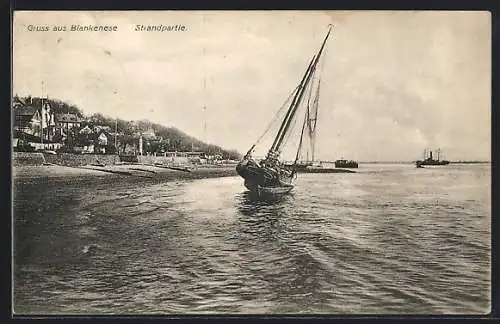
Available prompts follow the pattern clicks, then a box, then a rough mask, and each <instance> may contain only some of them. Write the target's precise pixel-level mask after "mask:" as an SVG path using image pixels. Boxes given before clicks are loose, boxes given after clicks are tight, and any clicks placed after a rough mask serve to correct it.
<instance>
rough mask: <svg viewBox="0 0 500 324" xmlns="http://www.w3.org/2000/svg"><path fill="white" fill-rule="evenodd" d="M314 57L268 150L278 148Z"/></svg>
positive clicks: (314, 57)
mask: <svg viewBox="0 0 500 324" xmlns="http://www.w3.org/2000/svg"><path fill="white" fill-rule="evenodd" d="M315 59H316V55H314V56H313V57H312V59H311V62H310V63H309V65H308V67H307V70H306V73H305V74H304V76H303V77H302V79H301V81H300V83H299V86H298V90H297V92H295V95H294V97H293V100H292V102H291V104H290V106H289V107H288V111H287V113H286V115H285V118H284V119H283V122H282V123H281V126H280V129H279V130H278V134H276V137H275V138H274V141H273V144H272V145H271V149H270V150H269V151H270V152H271V151H277V150H279V145H278V142H280V141H281V140H282V138H283V136H284V132H285V131H286V125H287V124H288V121H289V119H290V116H292V115H293V113H292V112H293V110H294V108H295V106H296V105H297V98H298V97H300V94H301V93H302V92H303V90H304V84H307V83H306V79H307V76H308V75H309V73H310V72H311V69H312V66H313V64H314V62H315Z"/></svg>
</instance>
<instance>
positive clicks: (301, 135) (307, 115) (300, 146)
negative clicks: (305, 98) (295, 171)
mask: <svg viewBox="0 0 500 324" xmlns="http://www.w3.org/2000/svg"><path fill="white" fill-rule="evenodd" d="M308 120H309V105H308V106H307V110H306V116H305V118H304V123H303V124H302V132H301V134H300V140H299V146H298V148H297V154H296V155H295V161H294V162H293V164H294V165H295V164H297V161H298V160H299V154H300V149H301V148H302V138H303V137H304V130H305V128H306V124H307V121H308Z"/></svg>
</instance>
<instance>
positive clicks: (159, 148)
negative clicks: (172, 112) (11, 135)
mask: <svg viewBox="0 0 500 324" xmlns="http://www.w3.org/2000/svg"><path fill="white" fill-rule="evenodd" d="M14 100H15V101H16V100H21V101H22V102H24V103H25V104H27V105H32V106H35V107H40V103H41V99H40V98H39V97H21V98H19V97H14ZM48 101H49V104H50V106H51V109H52V111H53V112H54V113H56V114H57V113H72V114H76V115H78V116H79V117H80V118H82V119H83V120H84V122H82V125H81V127H82V128H83V127H85V126H87V125H89V126H95V125H99V126H108V127H109V128H110V129H111V132H114V130H115V123H116V124H117V125H116V126H117V133H118V141H119V142H120V143H124V144H132V143H135V142H136V141H137V138H136V135H137V133H138V132H146V131H148V130H151V129H152V130H153V131H154V133H155V135H156V137H157V138H156V139H155V140H150V141H146V142H145V146H146V149H147V151H149V152H165V151H178V152H188V151H191V150H195V151H200V152H204V153H206V154H221V155H222V156H223V158H225V159H239V158H240V154H239V152H237V151H236V150H227V149H224V148H222V147H220V146H217V145H213V144H207V143H204V142H203V141H200V140H198V139H196V138H194V137H192V136H190V135H188V134H186V133H185V132H183V131H181V130H179V129H177V128H175V127H166V126H164V125H161V124H158V123H154V122H151V121H149V120H139V121H128V120H123V119H120V118H118V119H116V120H115V118H112V117H109V116H104V115H102V114H100V113H97V114H92V115H86V114H85V113H84V112H83V110H82V109H80V108H79V107H77V106H75V105H72V104H69V103H66V102H64V101H62V100H58V99H48Z"/></svg>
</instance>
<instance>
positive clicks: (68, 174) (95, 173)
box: [12, 164, 237, 185]
mask: <svg viewBox="0 0 500 324" xmlns="http://www.w3.org/2000/svg"><path fill="white" fill-rule="evenodd" d="M236 175H237V173H236V169H235V167H234V166H222V167H198V168H195V169H193V170H192V171H191V172H185V171H178V170H172V169H165V168H159V167H155V166H151V165H141V164H122V165H108V166H104V167H98V166H91V165H86V166H79V167H73V166H61V165H36V166H34V165H23V166H13V167H12V179H13V184H14V185H16V184H25V183H39V182H48V181H50V182H75V181H76V182H87V181H104V182H107V181H133V182H137V181H141V180H149V181H175V180H191V179H206V178H220V177H230V176H236Z"/></svg>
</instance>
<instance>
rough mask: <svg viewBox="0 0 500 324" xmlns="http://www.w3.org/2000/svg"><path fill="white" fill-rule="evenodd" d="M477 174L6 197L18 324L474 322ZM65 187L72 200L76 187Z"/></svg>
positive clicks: (486, 230) (485, 177)
mask: <svg viewBox="0 0 500 324" xmlns="http://www.w3.org/2000/svg"><path fill="white" fill-rule="evenodd" d="M490 177H491V168H490V166H489V165H450V166H447V167H443V168H435V169H416V168H414V166H411V165H360V169H359V173H356V174H301V175H299V179H298V182H297V187H296V188H295V190H294V194H293V195H290V196H287V197H286V198H284V199H281V200H278V201H274V202H264V201H258V200H255V199H254V198H253V197H251V196H249V195H248V194H247V193H245V189H244V187H243V183H242V179H240V178H238V177H229V178H219V179H205V180H195V181H186V182H168V183H156V182H154V181H151V180H143V181H142V182H139V183H128V182H126V181H108V182H106V181H103V180H99V181H95V182H93V183H88V184H87V185H86V186H84V187H82V183H79V182H77V183H67V184H64V185H61V184H60V183H58V184H54V183H50V182H46V183H42V184H24V185H19V184H18V185H17V187H16V198H15V199H16V202H15V217H16V225H15V230H16V231H15V244H16V245H15V247H16V251H15V252H16V254H15V264H16V268H15V277H14V280H15V281H14V286H13V288H14V309H15V312H16V313H18V314H30V313H42V314H184V313H197V314H208V313H219V314H220V313H231V314H242V313H245V314H264V313H265V314H287V313H294V314H325V313H326V314H471V313H473V314H485V313H488V312H489V311H490V255H491V254H490V241H491V234H490V233H491V231H490V227H491V225H490V224H491V212H490V205H491V201H490V199H491V198H490ZM78 186H80V187H78Z"/></svg>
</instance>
